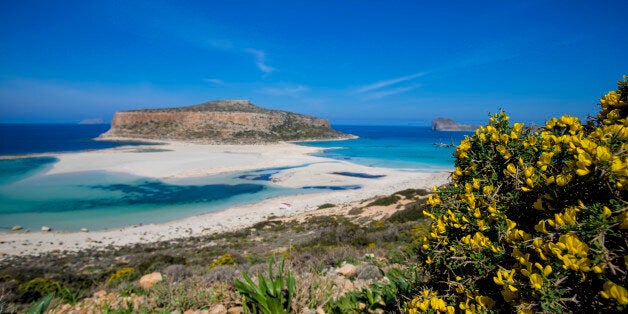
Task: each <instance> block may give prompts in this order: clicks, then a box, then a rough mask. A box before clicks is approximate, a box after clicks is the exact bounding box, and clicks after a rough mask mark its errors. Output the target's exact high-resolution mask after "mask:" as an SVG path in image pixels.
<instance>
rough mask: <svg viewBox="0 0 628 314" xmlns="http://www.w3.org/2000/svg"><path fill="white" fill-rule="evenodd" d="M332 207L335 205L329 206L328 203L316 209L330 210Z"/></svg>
mask: <svg viewBox="0 0 628 314" xmlns="http://www.w3.org/2000/svg"><path fill="white" fill-rule="evenodd" d="M332 207H336V205H334V204H330V203H325V204H323V205H320V206H318V209H325V208H332Z"/></svg>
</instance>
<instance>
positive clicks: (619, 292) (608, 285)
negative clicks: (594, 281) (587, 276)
mask: <svg viewBox="0 0 628 314" xmlns="http://www.w3.org/2000/svg"><path fill="white" fill-rule="evenodd" d="M600 295H602V297H603V298H605V299H615V300H616V301H617V303H619V304H620V305H626V304H628V290H626V288H624V287H622V286H620V285H617V284H615V283H613V282H611V281H607V282H605V283H604V291H600Z"/></svg>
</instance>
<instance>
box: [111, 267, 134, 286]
mask: <svg viewBox="0 0 628 314" xmlns="http://www.w3.org/2000/svg"><path fill="white" fill-rule="evenodd" d="M134 274H135V269H134V268H133V267H125V268H121V269H118V270H116V272H114V273H113V274H111V275H110V276H109V278H108V279H107V285H109V286H113V285H116V284H118V283H120V282H121V281H122V280H124V279H128V278H129V277H131V276H133V275H134Z"/></svg>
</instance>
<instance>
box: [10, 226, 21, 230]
mask: <svg viewBox="0 0 628 314" xmlns="http://www.w3.org/2000/svg"><path fill="white" fill-rule="evenodd" d="M20 230H22V226H13V228H11V231H20Z"/></svg>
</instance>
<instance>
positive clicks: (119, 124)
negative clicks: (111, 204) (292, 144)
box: [100, 100, 352, 144]
mask: <svg viewBox="0 0 628 314" xmlns="http://www.w3.org/2000/svg"><path fill="white" fill-rule="evenodd" d="M351 137H352V136H351V135H348V134H344V133H341V132H338V131H336V130H334V129H332V128H331V126H330V124H329V121H328V120H326V119H321V118H316V117H312V116H307V115H302V114H298V113H293V112H288V111H281V110H269V109H265V108H261V107H258V106H255V105H253V104H252V103H251V102H250V101H248V100H217V101H208V102H205V103H202V104H198V105H194V106H186V107H177V108H165V109H139V110H130V111H121V112H116V113H115V116H114V118H113V120H112V122H111V129H110V130H109V131H107V132H106V133H104V134H102V135H101V136H100V138H102V139H116V138H133V139H150V140H178V141H194V142H204V143H217V144H264V143H276V142H281V141H300V140H303V141H307V140H331V139H346V138H351Z"/></svg>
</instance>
